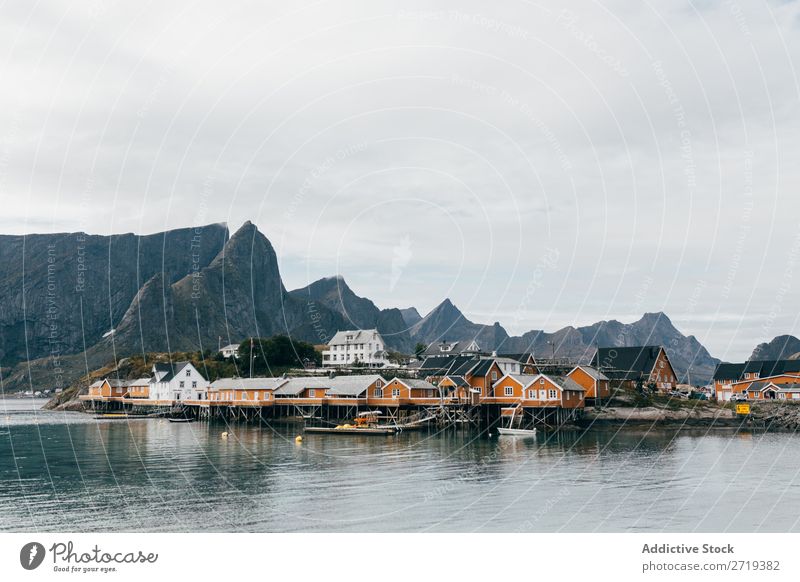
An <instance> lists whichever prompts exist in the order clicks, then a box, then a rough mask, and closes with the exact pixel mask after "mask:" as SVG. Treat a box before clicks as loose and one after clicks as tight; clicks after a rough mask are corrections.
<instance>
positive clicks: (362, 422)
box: [303, 411, 398, 434]
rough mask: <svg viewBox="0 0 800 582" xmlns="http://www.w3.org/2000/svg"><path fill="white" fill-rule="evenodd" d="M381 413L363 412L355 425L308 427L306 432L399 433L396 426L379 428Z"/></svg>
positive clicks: (305, 429) (305, 428) (354, 421)
mask: <svg viewBox="0 0 800 582" xmlns="http://www.w3.org/2000/svg"><path fill="white" fill-rule="evenodd" d="M379 414H380V412H377V411H373V412H362V413H360V414H359V415H358V416H357V417H356V418H355V420H353V424H340V425H339V426H336V427H324V426H306V427H304V428H303V430H304V431H305V432H317V433H327V434H394V433H396V432H397V431H398V427H396V426H378V424H377V423H376V420H377V417H378V415H379Z"/></svg>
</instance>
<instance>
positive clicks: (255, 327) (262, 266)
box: [102, 222, 347, 352]
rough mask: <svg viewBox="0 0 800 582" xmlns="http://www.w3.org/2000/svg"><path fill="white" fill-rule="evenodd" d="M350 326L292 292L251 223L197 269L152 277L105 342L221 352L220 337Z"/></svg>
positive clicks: (302, 333) (320, 334) (315, 333)
mask: <svg viewBox="0 0 800 582" xmlns="http://www.w3.org/2000/svg"><path fill="white" fill-rule="evenodd" d="M346 325H347V323H346V321H345V319H344V317H342V316H341V315H340V314H339V313H337V312H334V311H332V310H330V309H328V308H327V307H325V306H324V305H309V304H307V303H306V302H304V301H303V300H301V299H300V298H296V297H293V296H292V295H290V294H289V293H288V292H287V291H286V289H285V288H284V286H283V282H282V280H281V276H280V272H279V270H278V258H277V256H276V255H275V250H274V249H273V248H272V245H271V244H270V242H269V241H268V240H267V238H266V237H265V236H264V235H263V234H262V233H261V232H259V231H258V229H257V228H256V226H255V225H253V224H252V223H250V222H247V223H245V224H244V225H243V226H242V227H241V228H240V229H239V230H238V231H236V233H234V234H233V236H231V238H230V240H228V242H227V243H226V244H225V246H224V247H223V248H222V250H221V251H220V252H219V253H218V254H217V256H216V257H214V259H213V260H212V261H211V262H210V263H209V265H208V266H206V267H204V268H203V269H200V270H199V271H198V272H197V273H192V274H189V275H187V276H185V277H183V278H181V279H179V280H178V281H175V282H173V283H170V282H169V281H167V280H166V279H165V278H164V277H163V276H162V275H161V274H160V273H159V274H157V275H155V276H154V277H152V278H151V279H150V280H149V281H147V283H145V285H144V286H143V287H142V288H141V290H140V291H139V293H137V295H136V297H135V298H134V300H133V301H132V303H131V305H130V307H129V308H128V310H127V311H126V313H125V315H124V316H123V318H122V320H121V321H120V324H119V325H118V327H117V330H116V332H115V334H114V335H113V337H109V338H106V339H104V340H103V342H102V343H105V344H109V345H110V344H111V343H112V342H113V343H114V344H115V345H116V346H117V348H118V349H122V350H123V351H124V352H160V351H171V350H199V349H209V348H210V349H216V347H217V345H218V341H219V338H220V336H222V341H223V342H224V343H229V342H237V341H240V340H242V339H244V338H246V337H269V336H272V335H275V334H288V335H291V336H292V337H295V338H296V339H300V340H304V341H309V342H312V343H325V342H326V341H327V339H329V338H330V337H331V336H332V335H333V334H334V333H335V332H336V331H337V330H338V329H344V327H345V326H346Z"/></svg>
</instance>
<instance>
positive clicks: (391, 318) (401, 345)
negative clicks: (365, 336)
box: [290, 276, 413, 353]
mask: <svg viewBox="0 0 800 582" xmlns="http://www.w3.org/2000/svg"><path fill="white" fill-rule="evenodd" d="M290 295H291V296H292V297H293V298H295V299H297V300H299V301H303V302H305V303H306V304H309V305H311V304H314V303H319V304H321V305H324V306H325V307H327V308H328V309H330V310H332V311H334V312H336V313H338V314H340V315H341V316H342V317H343V318H344V321H345V324H344V326H343V327H342V328H341V329H372V328H377V329H378V331H380V332H381V335H382V336H383V339H384V340H385V341H386V344H387V345H388V346H389V347H391V348H393V349H395V350H399V351H401V352H404V353H410V352H411V351H412V350H413V345H412V343H411V334H410V333H409V327H410V326H409V325H407V324H406V322H405V319H404V318H403V313H402V311H401V310H399V309H379V308H378V307H377V306H376V305H375V304H374V303H373V302H372V301H370V300H369V299H365V298H363V297H359V296H358V295H356V294H355V293H354V292H353V290H352V289H350V287H349V286H348V285H347V283H346V282H345V280H344V278H343V277H341V276H339V277H325V278H324V279H320V280H319V281H315V282H313V283H311V284H310V285H308V286H306V287H303V288H302V289H295V290H294V291H291V292H290Z"/></svg>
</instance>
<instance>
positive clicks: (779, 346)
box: [750, 335, 800, 360]
mask: <svg viewBox="0 0 800 582" xmlns="http://www.w3.org/2000/svg"><path fill="white" fill-rule="evenodd" d="M797 358H800V339H797V338H796V337H794V336H793V335H779V336H778V337H776V338H775V339H773V340H772V341H770V342H767V343H763V344H759V345H758V346H756V349H754V350H753V354H752V355H751V356H750V359H751V360H785V359H797Z"/></svg>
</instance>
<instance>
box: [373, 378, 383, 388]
mask: <svg viewBox="0 0 800 582" xmlns="http://www.w3.org/2000/svg"><path fill="white" fill-rule="evenodd" d="M375 386H377V387H378V388H380V387H381V386H383V380H376V381H375Z"/></svg>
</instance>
